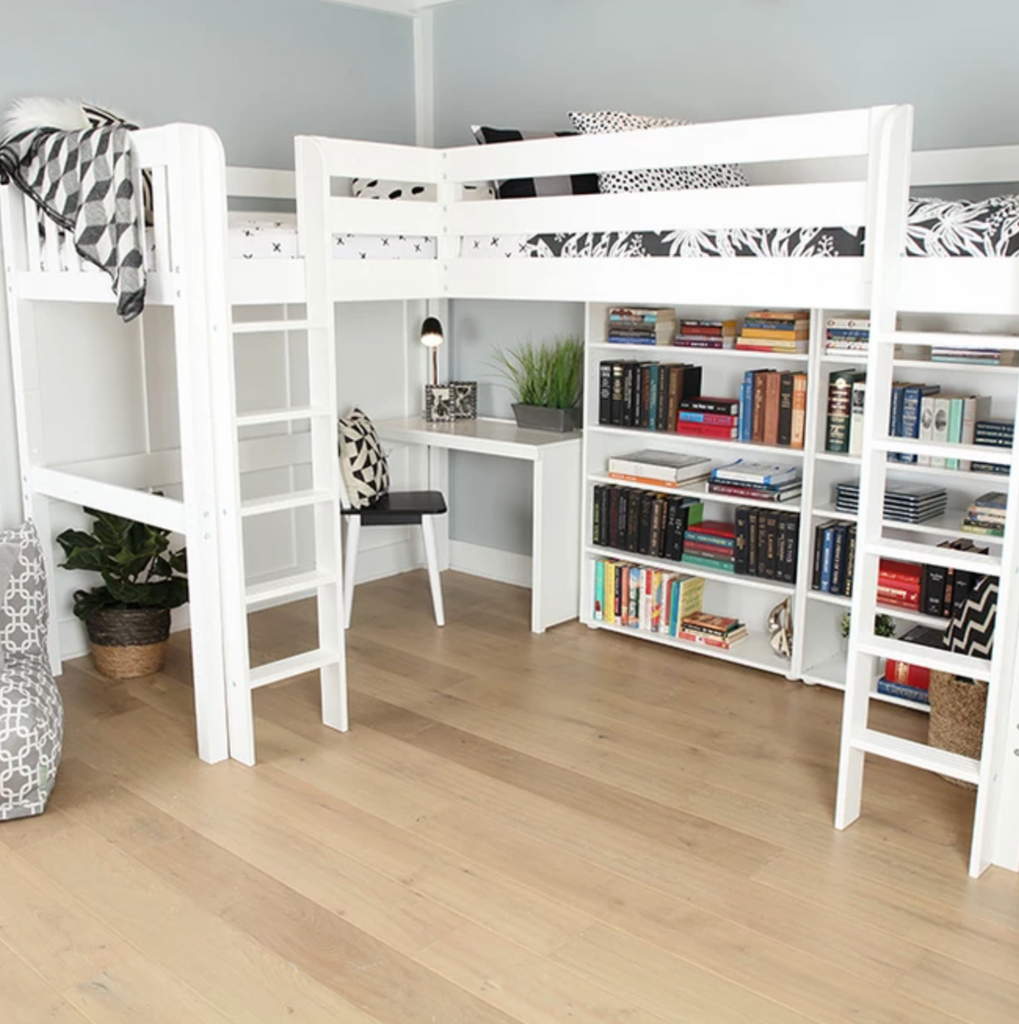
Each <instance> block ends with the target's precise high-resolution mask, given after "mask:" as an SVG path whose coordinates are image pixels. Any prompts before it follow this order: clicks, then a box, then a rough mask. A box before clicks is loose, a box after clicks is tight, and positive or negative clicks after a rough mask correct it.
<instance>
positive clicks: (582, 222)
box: [297, 107, 1019, 871]
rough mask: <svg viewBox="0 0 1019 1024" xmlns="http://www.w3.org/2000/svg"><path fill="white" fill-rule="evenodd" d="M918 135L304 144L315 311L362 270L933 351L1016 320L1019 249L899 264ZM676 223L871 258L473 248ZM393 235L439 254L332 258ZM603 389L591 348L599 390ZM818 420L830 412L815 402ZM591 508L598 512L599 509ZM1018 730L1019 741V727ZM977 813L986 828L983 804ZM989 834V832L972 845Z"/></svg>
mask: <svg viewBox="0 0 1019 1024" xmlns="http://www.w3.org/2000/svg"><path fill="white" fill-rule="evenodd" d="M911 146H912V110H911V108H908V107H880V108H874V109H871V110H862V111H845V112H839V113H833V114H818V115H806V116H797V117H782V118H768V119H761V120H755V121H743V122H729V123H725V124H705V125H697V126H689V127H682V128H668V129H657V130H651V131H642V132H633V133H626V134H625V135H617V136H611V135H600V136H599V135H588V136H581V137H575V138H558V139H551V140H534V141H526V142H519V143H506V144H502V145H494V146H493V145H490V146H486V147H480V148H477V147H473V148H457V149H450V150H441V151H421V150H417V149H414V148H410V147H398V146H381V145H376V144H370V143H358V142H349V141H338V140H328V139H320V138H299V139H298V141H297V167H298V193H299V196H301V197H303V209H304V212H305V215H306V216H308V220H307V221H305V223H304V224H303V227H302V238H303V240H304V244H305V246H306V256H307V262H308V270H309V281H310V282H311V284H310V286H309V293H308V298H309V310H311V309H312V308H313V307H314V308H315V309H317V311H318V314H317V315H319V316H322V317H326V316H327V313H328V310H329V309H330V308H331V305H332V303H334V302H337V301H342V300H343V298H344V297H345V295H346V293H347V291H348V289H349V288H350V286H351V273H353V274H355V275H357V282H358V287H361V288H363V289H364V290H365V292H366V293H367V294H371V295H373V296H378V297H394V298H395V297H411V296H414V297H423V298H429V297H432V298H441V299H457V298H482V299H519V300H553V301H580V302H585V303H599V302H600V303H613V302H616V303H620V302H622V303H648V304H665V305H670V306H678V305H692V306H701V307H703V306H709V307H710V306H723V307H740V306H742V307H755V306H773V307H794V308H797V307H809V308H811V309H829V310H836V309H842V310H864V309H866V310H870V311H871V315H872V318H873V319H874V322H875V323H877V324H880V323H894V316H895V314H897V313H899V312H904V313H907V314H916V315H917V317H918V318H919V319H918V320H917V324H918V326H917V328H916V329H915V330H912V331H910V332H906V333H904V334H903V335H901V337H899V338H897V339H896V340H901V341H903V342H912V343H916V344H921V345H922V344H924V343H926V344H932V343H933V344H937V343H938V342H939V341H943V340H944V339H945V335H944V334H943V333H942V334H941V335H939V334H937V333H925V332H924V331H925V325H926V324H928V323H929V324H931V325H932V326H931V327H930V328H929V330H930V331H937V330H939V329H940V330H941V331H945V330H946V329H947V330H951V329H953V328H954V329H956V330H959V329H960V327H959V326H957V325H958V323H959V322H960V321H961V323H962V324H966V323H967V319H968V322H969V323H970V324H972V318H973V317H974V316H985V317H990V318H991V319H989V320H984V321H982V322H981V329H984V330H1004V328H1002V327H1001V326H1000V325H999V324H997V323H996V322H994V320H993V318H994V317H1010V316H1017V315H1019V259H1016V258H1011V257H1009V258H1005V257H969V258H965V257H958V258H919V257H912V256H910V257H907V256H903V255H900V254H901V253H902V251H903V250H902V239H903V237H904V225H905V211H906V204H907V195H908V187H909V182H910V164H911V158H912V156H913V155H912V154H911ZM1017 157H1019V152H1017V148H1016V147H1009V148H1005V149H997V150H971V151H961V152H953V151H944V152H939V153H930V154H918V155H916V158H915V163H914V166H915V173H914V178H913V180H914V181H915V182H916V184H918V185H932V184H972V183H987V182H1010V181H1015V180H1017V179H1019V158H1017ZM724 163H739V164H741V165H743V166H744V167H745V168H747V169H748V176H749V177H750V180H751V183H752V186H751V187H748V188H739V189H719V190H710V191H689V192H668V193H651V194H647V193H644V194H624V195H585V196H569V197H562V198H531V199H526V200H525V199H520V200H503V201H489V202H470V203H466V202H462V201H460V196H461V189H460V186H461V185H462V184H464V183H467V182H474V181H478V180H481V181H486V180H495V181H498V180H504V179H510V178H536V177H542V176H548V175H570V174H578V173H589V172H592V171H610V170H634V169H640V168H645V167H672V166H687V165H692V164H724ZM352 176H357V177H364V176H374V177H379V178H388V179H394V180H398V181H414V182H421V183H435V184H436V185H437V199H436V201H435V202H434V203H420V202H415V203H410V202H400V201H396V202H389V203H371V204H363V203H361V202H360V201H358V200H352V199H350V198H341V197H337V196H336V195H335V193H334V190H333V187H332V182H333V181H334V180H335V179H344V178H349V177H352ZM663 225H667V226H669V227H670V228H683V229H695V230H704V231H717V230H719V229H730V228H735V229H738V228H772V227H774V228H796V227H800V226H803V225H832V226H838V225H849V226H854V227H855V226H862V227H863V229H864V232H865V238H866V246H865V250H864V254H863V255H859V256H840V257H838V258H791V257H770V258H769V257H761V258H749V257H737V258H724V257H721V258H718V257H715V258H700V259H696V258H684V257H678V258H643V259H642V258H632V257H629V258H619V257H614V256H603V257H599V258H584V257H580V258H576V257H574V258H564V257H561V258H551V259H502V260H498V261H497V262H493V261H492V260H485V259H479V258H476V257H475V256H472V255H471V246H470V245H469V244H468V243H469V242H470V241H471V240H472V239H476V238H478V237H484V236H492V237H493V238H495V237H497V236H502V235H512V236H514V237H518V236H536V235H539V234H542V233H544V234H550V235H555V234H557V233H575V232H596V231H599V232H608V231H646V230H648V229H651V228H660V227H661V226H663ZM380 230H381V231H388V232H392V233H405V232H415V233H421V234H434V235H435V236H436V237H437V239H438V253H437V257H436V259H435V260H434V261H426V262H425V263H423V264H416V265H413V266H410V265H396V264H393V263H384V262H381V261H377V260H375V261H373V260H370V259H366V260H363V261H361V262H360V263H359V264H357V266H356V267H354V268H350V267H346V266H340V265H339V264H337V263H336V262H334V261H331V260H330V259H329V254H330V249H331V246H332V244H333V237H334V235H336V234H337V233H339V232H343V231H365V232H375V231H380ZM309 315H310V314H309ZM889 317H891V319H890V320H889ZM589 319H590V317H589ZM969 329H971V330H972V329H973V328H972V327H970V328H969ZM889 330H891V328H890V327H889ZM996 340H1001V341H1002V342H1003V345H1004V346H1005V347H1016V345H1015V337H1014V336H1013V337H1011V339H1009V338H1002V339H996ZM951 344H960V345H963V346H965V344H966V341H965V340H963V341H959V340H958V335H955V336H953V337H952V340H951ZM969 344H970V345H971V347H979V346H980V345H983V346H987V345H988V344H991V342H990V341H988V340H987V338H986V336H985V337H984V338H983V339H981V340H979V341H972V340H971V341H970V342H969ZM761 361H762V362H767V361H768V360H767V355H766V354H763V353H762V354H761ZM593 380H594V376H593V372H592V370H591V364H590V359H589V366H588V371H587V377H586V381H587V385H588V393H589V394H590V391H591V387H592V383H593ZM588 400H589V401H590V399H588ZM814 411H815V414H816V411H817V409H816V406H815V410H814ZM588 422H591V419H590V418H588ZM790 454H795V453H790ZM1013 475H1014V474H1013ZM1011 504H1012V505H1013V506H1015V505H1016V504H1019V495H1014V496H1013V500H1012V502H1011ZM584 506H585V509H586V508H588V507H589V503H588V501H587V500H585V503H584ZM586 521H587V520H586V518H585V522H586ZM1015 532H1016V531H1015V530H1014V529H1013V530H1011V531H1010V534H1009V537H1006V541H1005V544H1004V545H1003V549H1002V565H1003V573H1002V576H1001V580H1002V590H1001V595H1000V598H999V616H1000V618H999V622H1002V623H1009V622H1012V621H1013V619H1014V617H1015V615H1014V611H1015V609H1014V607H1013V605H1014V604H1015V600H1014V599H1013V598H1012V596H1011V595H1010V594H1009V593H1008V591H1009V587H1008V582H1007V581H1008V578H1009V577H1010V576H1011V575H1012V567H1014V566H1016V565H1017V564H1019V551H1017V549H1016V542H1015V539H1014V537H1013V536H1012V535H1014V534H1015ZM800 540H801V543H800V550H801V552H804V551H806V550H807V549H808V548H807V545H806V544H805V543H804V537H803V535H802V532H801V539H800ZM801 560H802V555H801ZM802 575H803V573H802V571H801V576H802ZM854 600H855V599H854ZM800 622H801V624H802V622H803V620H802V618H801V619H800ZM800 635H801V636H802V635H803V634H802V633H801V634H800ZM1004 635H1009V634H1008V633H1005V634H1004ZM1013 647H1014V645H1013V644H1001V643H999V645H998V649H997V652H996V655H995V659H994V667H993V669H992V670H991V673H992V675H993V687H992V688H993V697H992V700H991V703H990V705H989V713H988V723H989V725H988V730H987V732H986V736H985V751H989V752H990V753H989V757H988V758H985V761H986V762H987V764H986V765H984V766H982V767H980V768H979V771H978V770H977V769H974V768H971V767H969V766H967V768H966V773H967V777H970V776H973V777H976V776H977V775H979V777H980V780H981V783H982V784H983V783H984V782H987V781H988V780H990V779H992V777H993V780H994V783H995V784H994V787H993V794H992V796H991V803H993V804H994V806H995V812H996V814H997V815H998V827H997V839H996V840H995V843H994V844H989V845H985V846H984V847H983V852H981V853H979V854H976V853H975V855H974V861H973V863H974V864H975V865H976V866H977V871H979V870H982V868H983V867H985V866H986V864H987V863H989V862H994V863H999V864H1003V865H1006V866H1009V867H1011V868H1013V869H1015V868H1016V867H1017V860H1019V832H1017V828H1019V813H1017V807H1019V771H1017V769H1016V767H1015V765H1013V764H1012V763H1011V760H1012V759H1007V760H1006V758H1005V752H1004V746H1005V743H1006V742H1007V738H1008V735H1009V730H1010V729H1012V730H1014V728H1015V727H1016V725H1017V724H1019V703H1017V702H1019V688H1016V687H1014V685H1013V678H1012V677H1013V668H1014V650H1013ZM898 656H900V657H901V656H902V655H901V652H898ZM733 660H737V661H738V660H739V658H735V659H733ZM854 707H855V704H854ZM1011 735H1012V736H1013V737H1014V731H1013V732H1012V733H1011ZM868 742H869V740H868ZM1013 745H1014V744H1013ZM857 749H862V748H861V747H858V748H857ZM868 749H869V752H871V753H880V754H882V756H891V757H893V758H895V759H897V760H905V761H906V763H910V764H914V765H916V766H919V767H926V768H929V769H932V768H933V764H932V761H931V759H930V758H928V759H927V761H924V760H923V758H921V757H918V756H917V755H916V754H915V752H914V751H912V750H910V751H908V752H907V753H906V754H904V753H903V751H902V750H899V749H892V747H891V746H889V745H888V744H885V745H884V746H881V745H877V746H871V747H870V748H868ZM991 762H993V764H992V763H991ZM861 763H862V762H861ZM988 765H989V767H988ZM960 777H961V776H960ZM851 804H852V799H850V800H849V805H851ZM856 813H858V808H857V810H856ZM854 817H855V814H853V813H852V808H851V807H850V811H849V812H848V813H846V811H845V808H842V809H841V810H840V816H839V819H840V820H839V824H840V827H841V826H844V825H845V824H848V823H849V821H851V820H853V818H854ZM978 820H982V819H980V816H979V815H978ZM979 845H980V843H979V842H978V841H977V840H976V839H975V850H976V848H977V847H978V846H979ZM992 845H993V849H992V848H991V847H992Z"/></svg>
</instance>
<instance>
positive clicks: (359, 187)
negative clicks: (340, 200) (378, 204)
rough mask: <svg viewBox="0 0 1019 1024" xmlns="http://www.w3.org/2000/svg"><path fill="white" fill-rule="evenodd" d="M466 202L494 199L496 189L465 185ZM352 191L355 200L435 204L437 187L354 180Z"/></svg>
mask: <svg viewBox="0 0 1019 1024" xmlns="http://www.w3.org/2000/svg"><path fill="white" fill-rule="evenodd" d="M463 188H464V192H463V197H464V200H471V199H494V198H495V189H493V188H492V186H491V185H489V184H486V183H481V184H473V183H471V184H467V185H464V187H463ZM350 190H351V192H352V193H353V194H354V198H355V199H403V200H408V199H409V200H418V201H419V202H431V203H434V202H435V186H434V185H421V184H416V183H415V182H413V181H387V180H385V179H384V178H352V179H351V182H350Z"/></svg>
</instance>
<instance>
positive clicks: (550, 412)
mask: <svg viewBox="0 0 1019 1024" xmlns="http://www.w3.org/2000/svg"><path fill="white" fill-rule="evenodd" d="M513 415H514V416H515V417H516V419H517V426H518V427H527V428H529V429H531V430H555V431H557V432H559V433H561V434H567V433H569V432H570V431H571V430H579V429H580V408H579V407H576V406H575V407H574V408H572V409H551V408H549V407H548V406H544V405H522V404H521V403H520V402H514V403H513Z"/></svg>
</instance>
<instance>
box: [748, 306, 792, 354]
mask: <svg viewBox="0 0 1019 1024" xmlns="http://www.w3.org/2000/svg"><path fill="white" fill-rule="evenodd" d="M809 338H810V313H809V311H808V310H805V309H798V310H794V311H792V312H772V311H771V310H768V309H760V310H757V311H756V312H754V313H748V314H747V316H746V318H745V319H744V320H743V328H742V330H741V331H740V336H739V338H738V339H737V340H736V348H739V349H744V350H747V351H751V352H782V353H784V354H787V355H788V354H793V353H796V352H806V351H807V341H808V339H809Z"/></svg>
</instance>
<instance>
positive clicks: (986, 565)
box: [863, 536, 1001, 576]
mask: <svg viewBox="0 0 1019 1024" xmlns="http://www.w3.org/2000/svg"><path fill="white" fill-rule="evenodd" d="M973 539H974V541H977V542H979V540H980V538H979V537H977V536H974V538H973ZM863 547H864V548H865V550H866V551H867V553H868V554H872V555H876V556H877V557H878V558H888V559H891V560H892V561H894V562H915V563H917V564H918V565H940V566H944V567H945V568H946V569H964V570H966V571H967V572H975V573H981V574H986V575H989V576H997V575H999V574H1000V573H1001V560H1000V559H999V558H996V557H994V556H992V555H978V554H975V553H974V552H972V551H959V550H956V549H955V548H936V547H932V546H931V545H930V544H918V543H917V542H916V541H907V540H887V541H886V540H881V541H870V542H867V543H866V544H864V545H863Z"/></svg>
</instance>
